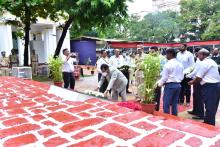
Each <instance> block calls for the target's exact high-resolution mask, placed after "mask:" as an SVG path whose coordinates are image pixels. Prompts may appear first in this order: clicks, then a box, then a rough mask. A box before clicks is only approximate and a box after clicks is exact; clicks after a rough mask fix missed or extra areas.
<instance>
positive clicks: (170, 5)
mask: <svg viewBox="0 0 220 147" xmlns="http://www.w3.org/2000/svg"><path fill="white" fill-rule="evenodd" d="M179 2H180V0H152V7H153V10H154V11H166V10H172V11H179V10H180V6H179Z"/></svg>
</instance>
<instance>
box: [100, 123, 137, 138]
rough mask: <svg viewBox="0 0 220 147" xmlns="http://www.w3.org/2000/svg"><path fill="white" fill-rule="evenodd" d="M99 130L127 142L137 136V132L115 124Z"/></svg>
mask: <svg viewBox="0 0 220 147" xmlns="http://www.w3.org/2000/svg"><path fill="white" fill-rule="evenodd" d="M100 130H102V131H104V132H106V133H109V134H111V135H114V136H117V137H118V138H121V139H124V140H129V139H132V138H134V137H136V136H138V135H139V134H138V133H137V132H135V131H133V130H131V129H129V128H126V127H124V126H121V125H118V124H115V123H111V124H107V125H105V126H103V127H102V128H100Z"/></svg>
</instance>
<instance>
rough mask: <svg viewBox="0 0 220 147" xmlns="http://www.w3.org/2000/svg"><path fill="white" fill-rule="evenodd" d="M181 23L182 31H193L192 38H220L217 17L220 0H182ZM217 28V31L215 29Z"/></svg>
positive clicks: (219, 10)
mask: <svg viewBox="0 0 220 147" xmlns="http://www.w3.org/2000/svg"><path fill="white" fill-rule="evenodd" d="M180 6H181V19H180V25H181V27H182V28H183V29H182V30H181V31H182V33H185V34H186V33H191V34H194V36H190V37H191V38H190V39H191V40H192V39H198V40H202V39H205V40H207V39H219V36H218V34H216V29H217V30H218V28H219V26H218V25H219V22H218V20H217V19H216V18H217V16H219V14H218V13H219V12H220V1H219V0H181V2H180ZM213 29H215V31H213Z"/></svg>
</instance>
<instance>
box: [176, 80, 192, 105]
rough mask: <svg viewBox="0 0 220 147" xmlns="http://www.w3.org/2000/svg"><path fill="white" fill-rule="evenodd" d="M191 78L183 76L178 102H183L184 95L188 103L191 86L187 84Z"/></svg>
mask: <svg viewBox="0 0 220 147" xmlns="http://www.w3.org/2000/svg"><path fill="white" fill-rule="evenodd" d="M191 80H192V79H190V78H186V77H184V79H183V80H182V82H181V91H180V96H179V103H180V104H181V103H184V101H185V96H186V103H190V97H191V86H190V85H189V84H188V82H189V81H191Z"/></svg>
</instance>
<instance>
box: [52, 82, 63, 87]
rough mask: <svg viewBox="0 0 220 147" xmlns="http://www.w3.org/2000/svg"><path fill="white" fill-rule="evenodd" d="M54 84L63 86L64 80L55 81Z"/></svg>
mask: <svg viewBox="0 0 220 147" xmlns="http://www.w3.org/2000/svg"><path fill="white" fill-rule="evenodd" d="M54 85H55V86H58V87H62V86H63V82H54Z"/></svg>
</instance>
